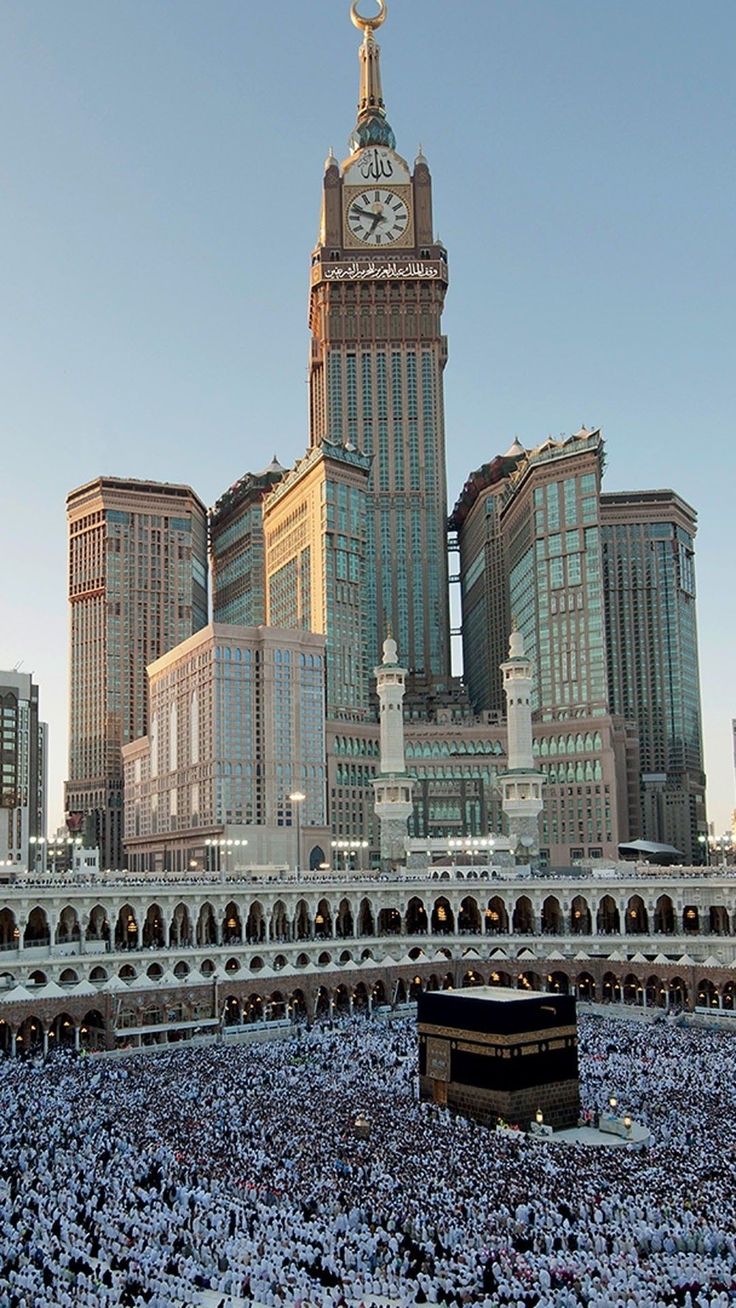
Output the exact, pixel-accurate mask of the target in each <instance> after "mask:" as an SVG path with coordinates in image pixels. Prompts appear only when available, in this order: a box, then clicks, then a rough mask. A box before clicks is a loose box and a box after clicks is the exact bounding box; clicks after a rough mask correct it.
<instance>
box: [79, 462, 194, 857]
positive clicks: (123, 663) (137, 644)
mask: <svg viewBox="0 0 736 1308" xmlns="http://www.w3.org/2000/svg"><path fill="white" fill-rule="evenodd" d="M67 521H68V527H69V566H68V583H69V605H70V723H69V728H70V730H69V780H68V781H67V783H66V787H65V801H66V810H67V813H77V814H79V813H81V814H84V815H85V816H86V817H87V818H88V820H89V821H88V825H89V826H90V827H91V828H92V832H91V834H92V838H93V839H94V841H95V843H96V844H97V845H98V846H99V849H100V857H101V865H102V866H103V867H120V866H122V814H123V773H122V760H121V752H120V751H121V748H122V746H123V745H124V744H125V743H126V742H127V741H129V740H135V739H136V738H137V737H138V736H143V735H145V733H146V730H147V726H148V710H147V682H146V666H147V664H148V663H151V662H152V661H153V660H154V659H156V658H159V657H160V655H161V654H165V653H166V651H167V650H170V649H172V648H173V646H174V645H178V644H179V642H180V641H182V640H185V639H186V637H187V636H191V635H192V633H193V632H196V631H199V630H200V628H201V627H203V626H204V625H205V624H206V622H207V616H208V615H207V529H206V522H207V516H206V510H205V507H204V505H203V504H202V502H201V501H200V500H199V499H198V497H197V496H196V495H195V494H194V491H192V490H191V489H190V487H189V486H175V485H168V484H161V483H158V482H149V481H133V480H123V479H120V478H117V477H98V478H96V480H94V481H91V482H88V483H87V484H86V485H84V486H80V487H79V488H78V489H77V490H74V491H72V492H71V493H70V494H69V496H68V497H67Z"/></svg>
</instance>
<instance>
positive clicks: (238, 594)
mask: <svg viewBox="0 0 736 1308" xmlns="http://www.w3.org/2000/svg"><path fill="white" fill-rule="evenodd" d="M285 471H286V469H285V468H282V466H281V464H280V463H279V462H278V460H277V458H276V456H275V455H274V457H273V459H272V461H271V463H269V465H268V467H267V468H264V469H263V472H257V473H250V472H248V473H246V474H245V476H244V477H241V478H240V480H239V481H236V483H235V485H234V486H231V487H230V489H229V490H227V491H225V493H224V495H221V496H220V498H219V500H218V501H217V503H216V504H215V506H214V508H212V509H210V511H209V515H208V525H209V535H210V559H211V562H212V617H213V621H214V622H226V623H236V624H238V625H240V626H245V627H258V626H261V625H262V623H264V622H265V621H266V576H265V567H264V543H263V512H262V509H261V505H262V501H263V497H264V495H265V494H266V492H267V491H268V490H269V489H270V487H271V486H274V485H275V484H276V482H278V481H280V480H281V478H282V477H283V475H284V473H285Z"/></svg>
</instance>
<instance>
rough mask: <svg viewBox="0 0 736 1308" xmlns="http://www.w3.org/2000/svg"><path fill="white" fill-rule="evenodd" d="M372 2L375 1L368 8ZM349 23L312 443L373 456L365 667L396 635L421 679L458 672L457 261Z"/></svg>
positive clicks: (319, 261)
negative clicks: (348, 96) (453, 445)
mask: <svg viewBox="0 0 736 1308" xmlns="http://www.w3.org/2000/svg"><path fill="white" fill-rule="evenodd" d="M362 3H363V4H364V3H365V0H362ZM378 8H379V12H378V14H376V15H375V17H373V18H365V17H363V16H362V15H361V14H360V12H359V8H358V0H355V3H353V4H352V6H351V11H350V12H351V18H352V21H353V23H354V24H355V26H356V27H358V28H359V29H360V30H361V31H362V33H363V39H362V42H361V45H360V49H359V52H358V60H359V66H360V89H359V97H358V114H357V119H356V123H355V127H354V128H353V131H352V133H351V136H350V141H349V150H350V153H349V154H348V156H347V157H346V158H345V159H343V160H342V162H339V161H338V160H337V159H336V158H335V155H334V154H333V153H332V151H330V153H329V155H328V157H327V160H326V163H325V171H324V179H323V193H322V214H321V221H320V231H319V238H318V243H317V246H316V247H315V249H314V251H313V253H312V267H311V287H310V307H309V322H310V328H311V332H312V346H311V356H310V442H311V444H312V445H321V444H323V443H329V444H333V445H334V444H338V445H349V446H353V447H354V448H357V449H358V450H360V451H361V452H362V453H364V454H367V455H369V456H370V457H371V460H372V463H371V473H370V479H369V488H368V492H369V504H370V505H371V510H370V515H369V516H370V522H369V523H368V525H367V529H366V551H367V558H368V571H369V581H368V587H369V595H368V600H367V606H366V608H367V613H368V616H369V623H368V625H369V642H368V666H369V667H370V666H372V665H373V664H375V663H377V662H378V659H379V656H380V648H381V641H382V639H383V632H385V631H386V630H387V628H391V630H392V631H393V632H394V633H395V634H396V637H397V639H398V640H399V643H400V648H401V649H402V651H403V652H405V654H406V658H407V664H408V667H409V669H410V670H411V671H412V672H415V673H417V674H418V675H420V676H423V677H439V678H443V677H446V676H447V675H449V666H450V658H449V605H448V599H447V561H446V519H447V490H446V472H445V433H444V404H443V394H442V376H443V370H444V366H445V362H446V357H447V350H446V341H445V337H444V336H443V335H442V327H441V315H442V308H443V304H444V298H445V292H446V290H447V282H448V275H447V255H446V252H445V249H444V247H443V246H442V245H441V244H440V242H439V241H437V239H436V238H435V236H434V233H433V229H432V180H431V177H430V172H429V167H428V165H427V160H426V159H425V157H424V155H423V153H422V152H421V150H420V152H419V154H418V156H417V158H416V159H415V161H414V166H413V169H412V167H410V165H409V164H408V163H407V161H406V159H404V158H403V157H402V156H401V155H400V154H399V153H398V151H397V150H396V139H395V136H394V133H393V130H392V128H391V125H390V123H389V121H388V119H387V117H386V106H385V103H384V99H383V89H382V84H381V65H380V49H379V46H378V43H377V42H376V39H375V29H376V28H377V27H379V26H380V25H381V24H382V23H383V21H384V19H385V17H386V3H385V0H378Z"/></svg>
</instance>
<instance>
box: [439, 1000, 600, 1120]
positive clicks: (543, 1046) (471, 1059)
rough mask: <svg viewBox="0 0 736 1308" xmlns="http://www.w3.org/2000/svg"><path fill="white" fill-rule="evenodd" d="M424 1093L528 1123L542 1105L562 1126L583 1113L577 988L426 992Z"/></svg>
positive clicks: (480, 1116)
mask: <svg viewBox="0 0 736 1308" xmlns="http://www.w3.org/2000/svg"><path fill="white" fill-rule="evenodd" d="M417 1027H418V1033H419V1097H420V1099H424V1100H429V1101H431V1102H432V1103H435V1104H442V1105H444V1106H446V1107H448V1108H450V1109H452V1110H453V1111H454V1112H457V1113H459V1114H461V1115H462V1116H463V1117H471V1118H473V1119H474V1120H475V1121H477V1122H483V1123H485V1124H486V1125H489V1126H495V1125H497V1123H498V1120H499V1118H500V1119H502V1120H503V1121H504V1122H507V1123H508V1124H509V1125H518V1126H520V1127H521V1128H522V1130H526V1129H527V1128H528V1127H529V1124H530V1123H531V1122H532V1121H534V1120H535V1117H536V1113H537V1109H541V1110H542V1113H543V1116H544V1121H545V1122H546V1123H547V1124H548V1125H549V1126H551V1127H552V1128H553V1129H555V1130H561V1129H564V1128H565V1127H570V1126H576V1125H577V1122H578V1116H579V1113H580V1080H579V1073H578V1037H577V1015H576V1008H575V1000H574V998H573V997H572V996H571V995H556V994H543V993H541V992H539V991H534V990H504V989H502V988H501V987H498V986H473V987H468V988H467V989H464V990H428V991H425V992H424V993H422V994H420V995H419V996H418V1001H417Z"/></svg>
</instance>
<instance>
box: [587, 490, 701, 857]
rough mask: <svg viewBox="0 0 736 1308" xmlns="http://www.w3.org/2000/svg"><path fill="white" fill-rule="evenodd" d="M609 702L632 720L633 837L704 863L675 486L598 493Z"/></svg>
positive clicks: (688, 548)
mask: <svg viewBox="0 0 736 1308" xmlns="http://www.w3.org/2000/svg"><path fill="white" fill-rule="evenodd" d="M601 511H602V524H603V525H602V539H603V582H604V590H605V617H606V635H607V646H608V666H607V674H608V686H609V694H610V700H611V706H612V708H613V710H614V711H615V712H616V713H620V714H622V715H624V716H626V717H628V718H632V719H634V720H635V721H636V723H637V725H638V729H639V739H640V750H641V819H642V829H641V835H642V837H643V838H644V839H647V840H653V841H657V842H660V843H664V844H671V845H674V846H675V848H676V849H679V850H680V851H681V852H682V854H683V855H684V857H685V861H686V862H689V863H697V862H700V861H704V860H705V857H706V855H705V845H704V842H701V841H699V839H698V837H699V836H700V835H707V822H706V814H705V776H704V773H703V748H702V725H701V706H700V677H699V669H698V633H697V618H696V600H695V566H694V559H695V534H696V531H697V515H696V513H695V511H694V510H693V509H692V508H691V507H690V506H689V505H688V504H686V503H685V501H684V500H682V499H681V498H680V497H679V496H678V495H676V494H675V493H674V492H673V491H668V490H662V491H626V492H625V491H622V492H617V493H615V494H605V495H603V496H602V497H601Z"/></svg>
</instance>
